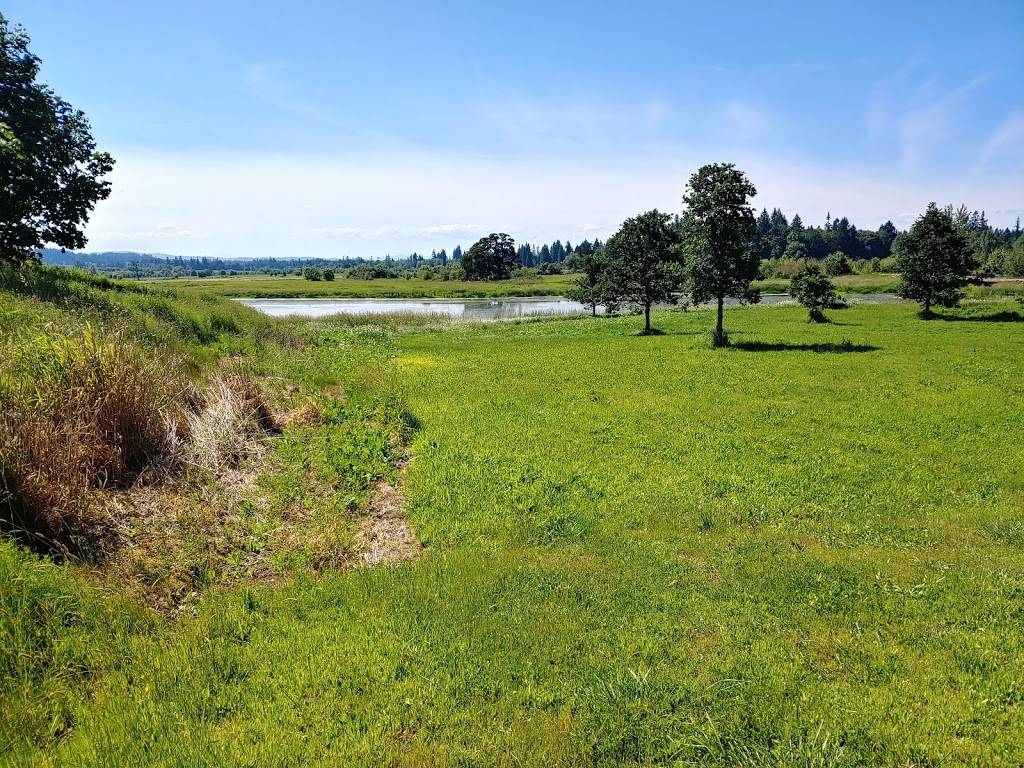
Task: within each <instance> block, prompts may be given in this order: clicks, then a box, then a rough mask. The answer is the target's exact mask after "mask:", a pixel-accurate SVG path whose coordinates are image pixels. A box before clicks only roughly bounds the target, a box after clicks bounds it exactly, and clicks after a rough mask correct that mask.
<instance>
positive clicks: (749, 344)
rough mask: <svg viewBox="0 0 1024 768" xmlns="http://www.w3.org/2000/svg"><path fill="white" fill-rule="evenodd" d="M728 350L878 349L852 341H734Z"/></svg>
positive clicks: (838, 350) (869, 350) (823, 350)
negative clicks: (804, 342)
mask: <svg viewBox="0 0 1024 768" xmlns="http://www.w3.org/2000/svg"><path fill="white" fill-rule="evenodd" d="M729 348H730V349H738V350H740V351H742V352H818V353H828V354H843V353H846V352H875V351H876V350H878V347H876V346H873V345H871V344H854V343H853V342H852V341H841V342H839V343H835V342H831V341H829V342H818V343H816V344H793V343H789V342H784V341H772V342H769V341H736V342H733V343H732V344H730V345H729Z"/></svg>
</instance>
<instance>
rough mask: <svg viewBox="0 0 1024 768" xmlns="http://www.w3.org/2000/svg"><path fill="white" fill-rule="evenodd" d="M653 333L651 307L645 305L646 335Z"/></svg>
mask: <svg viewBox="0 0 1024 768" xmlns="http://www.w3.org/2000/svg"><path fill="white" fill-rule="evenodd" d="M650 332H651V305H650V304H644V333H650Z"/></svg>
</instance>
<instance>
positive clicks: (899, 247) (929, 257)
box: [895, 203, 978, 316]
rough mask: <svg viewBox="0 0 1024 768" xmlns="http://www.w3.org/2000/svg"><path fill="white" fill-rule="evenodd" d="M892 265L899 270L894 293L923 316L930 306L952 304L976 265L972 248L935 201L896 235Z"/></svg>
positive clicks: (959, 297) (967, 281)
mask: <svg viewBox="0 0 1024 768" xmlns="http://www.w3.org/2000/svg"><path fill="white" fill-rule="evenodd" d="M895 251H896V265H897V268H898V269H899V271H900V273H901V277H900V283H899V286H898V287H897V289H896V292H897V293H898V294H899V295H900V296H902V297H903V298H905V299H912V300H913V301H916V302H918V303H919V304H920V305H921V309H922V312H923V314H924V315H925V316H928V315H930V314H931V310H932V307H933V306H934V305H936V304H937V305H939V306H941V307H955V306H956V305H958V304H959V303H960V299H961V298H962V297H963V290H962V289H963V288H964V286H966V285H967V284H968V283H969V282H970V281H971V273H972V272H973V271H974V270H975V269H977V268H978V261H977V258H976V256H975V250H974V248H973V247H972V244H971V243H970V242H969V240H968V238H967V236H966V235H965V233H964V231H963V229H962V228H961V227H958V226H957V224H956V222H955V221H954V218H953V215H952V214H951V213H950V211H948V210H941V209H940V208H939V207H938V206H937V205H935V203H929V205H928V209H927V210H926V211H925V212H924V213H923V214H922V215H921V216H920V217H919V218H918V219H917V221H915V222H914V226H912V227H911V228H910V231H909V232H906V233H904V234H902V235H900V236H899V238H897V240H896V245H895Z"/></svg>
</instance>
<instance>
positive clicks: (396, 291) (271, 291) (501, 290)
mask: <svg viewBox="0 0 1024 768" xmlns="http://www.w3.org/2000/svg"><path fill="white" fill-rule="evenodd" d="M575 279H576V276H575V275H543V276H539V277H533V278H526V279H517V280H498V281H491V282H481V281H471V280H420V279H418V278H411V279H409V280H406V279H405V278H399V277H396V278H382V279H378V280H351V279H346V278H342V277H339V278H337V279H335V280H330V281H322V280H316V281H314V280H306V279H305V278H302V277H298V276H288V277H272V276H269V275H236V276H230V277H203V278H198V277H185V278H162V279H151V280H143V281H141V282H142V283H143V284H144V285H149V286H151V287H157V288H159V287H173V288H186V289H189V288H192V289H200V290H202V291H203V292H207V293H213V294H217V295H220V296H231V297H236V298H239V297H248V298H282V299H292V298H302V297H322V296H333V297H341V298H346V297H348V298H361V297H373V298H426V297H436V298H471V297H480V298H490V297H498V296H557V295H560V294H562V293H564V292H565V291H566V290H567V288H568V287H569V285H570V284H571V283H572V282H573V281H574V280H575Z"/></svg>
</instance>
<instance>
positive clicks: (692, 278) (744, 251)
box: [683, 163, 784, 346]
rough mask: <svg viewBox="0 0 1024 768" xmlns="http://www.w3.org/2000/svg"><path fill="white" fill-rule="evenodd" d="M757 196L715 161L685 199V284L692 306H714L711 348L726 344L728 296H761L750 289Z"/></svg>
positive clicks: (756, 266) (755, 261)
mask: <svg viewBox="0 0 1024 768" xmlns="http://www.w3.org/2000/svg"><path fill="white" fill-rule="evenodd" d="M755 194H757V190H756V189H755V188H754V185H753V184H751V183H750V181H748V180H747V177H746V175H745V174H744V173H743V172H742V171H740V170H737V169H736V167H735V166H734V165H733V164H732V163H715V164H711V165H705V166H703V167H702V168H700V169H698V170H697V172H696V173H694V174H693V176H691V177H690V183H689V185H688V186H687V189H686V192H685V194H684V195H683V204H684V206H685V212H684V214H683V233H684V240H685V247H686V277H687V283H688V287H689V290H690V293H691V295H692V297H693V302H694V304H702V303H704V302H707V301H714V302H716V304H717V310H718V315H717V319H716V323H715V333H714V337H713V341H714V344H715V346H722V345H724V344H727V343H728V337H727V336H726V334H725V329H724V327H723V315H724V312H723V310H724V304H725V299H726V297H727V296H731V297H733V298H736V299H739V300H740V302H741V303H755V302H757V301H760V298H761V296H760V294H759V293H758V292H757V291H755V290H754V289H752V288H751V287H750V284H751V283H752V282H753V281H754V280H755V279H756V278H757V276H758V272H759V271H760V266H761V262H760V258H759V256H758V253H757V251H756V250H755V247H754V246H755V238H756V234H757V225H756V223H755V221H754V211H753V209H752V208H751V207H750V203H749V200H750V198H751V197H753V196H754V195H755ZM779 216H780V217H781V216H782V215H781V214H779ZM782 218H783V220H784V217H782Z"/></svg>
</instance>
